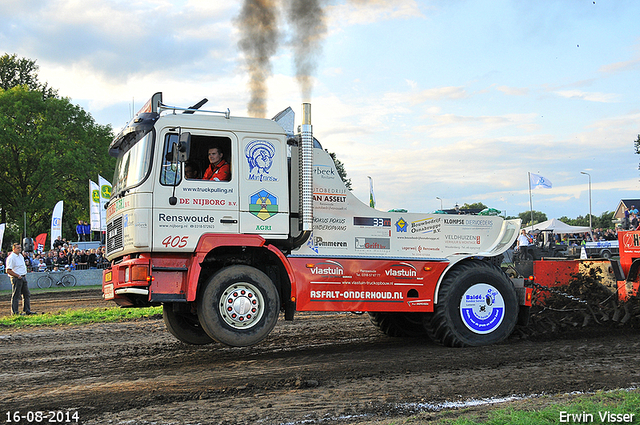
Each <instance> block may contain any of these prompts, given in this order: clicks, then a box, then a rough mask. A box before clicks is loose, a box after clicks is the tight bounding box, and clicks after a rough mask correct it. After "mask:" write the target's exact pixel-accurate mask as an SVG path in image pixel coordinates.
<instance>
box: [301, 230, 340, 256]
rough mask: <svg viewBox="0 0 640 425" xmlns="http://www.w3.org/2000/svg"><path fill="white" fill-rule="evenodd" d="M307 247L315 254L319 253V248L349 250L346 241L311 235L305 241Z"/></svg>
mask: <svg viewBox="0 0 640 425" xmlns="http://www.w3.org/2000/svg"><path fill="white" fill-rule="evenodd" d="M307 247H309V249H311V250H312V251H313V252H315V253H316V254H317V253H318V252H319V251H320V248H329V249H332V248H337V249H347V248H349V244H348V243H347V241H340V240H331V239H327V238H326V237H323V236H314V235H313V234H311V236H310V237H309V240H308V241H307Z"/></svg>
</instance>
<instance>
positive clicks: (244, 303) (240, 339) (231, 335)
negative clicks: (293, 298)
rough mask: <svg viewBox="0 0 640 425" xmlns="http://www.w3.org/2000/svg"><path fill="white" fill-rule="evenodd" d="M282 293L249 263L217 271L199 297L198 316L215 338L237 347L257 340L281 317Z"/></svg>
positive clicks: (261, 338) (263, 336)
mask: <svg viewBox="0 0 640 425" xmlns="http://www.w3.org/2000/svg"><path fill="white" fill-rule="evenodd" d="M279 310H280V297H279V295H278V291H277V290H276V287H275V286H274V284H273V282H272V281H271V279H269V277H268V276H267V275H266V274H264V273H263V272H262V271H260V270H258V269H256V268H254V267H250V266H242V265H237V266H229V267H226V268H224V269H222V270H220V271H219V272H217V273H216V274H214V275H213V276H212V277H211V278H210V279H209V281H208V282H207V283H206V286H205V287H204V290H203V291H202V293H201V295H200V299H199V300H198V319H199V320H200V324H201V325H202V328H203V329H204V330H205V332H206V333H207V334H208V335H209V336H210V337H211V338H213V339H214V340H216V341H218V342H221V343H223V344H227V345H231V346H234V347H245V346H248V345H253V344H257V343H258V342H260V341H262V340H263V339H264V338H266V337H267V335H269V333H270V332H271V331H272V330H273V328H274V327H275V325H276V322H277V321H278V312H279Z"/></svg>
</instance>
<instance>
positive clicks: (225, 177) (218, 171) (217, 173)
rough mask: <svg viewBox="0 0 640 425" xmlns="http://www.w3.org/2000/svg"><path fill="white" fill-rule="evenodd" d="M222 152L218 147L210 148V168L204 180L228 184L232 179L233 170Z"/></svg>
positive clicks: (206, 171) (205, 173)
mask: <svg viewBox="0 0 640 425" xmlns="http://www.w3.org/2000/svg"><path fill="white" fill-rule="evenodd" d="M223 156H224V154H223V153H222V150H221V149H220V148H217V147H213V148H209V151H208V157H209V166H208V167H207V169H206V170H205V172H204V176H203V179H204V180H213V181H217V182H227V181H229V179H230V175H231V170H230V167H229V163H228V162H227V161H225V160H224V158H223Z"/></svg>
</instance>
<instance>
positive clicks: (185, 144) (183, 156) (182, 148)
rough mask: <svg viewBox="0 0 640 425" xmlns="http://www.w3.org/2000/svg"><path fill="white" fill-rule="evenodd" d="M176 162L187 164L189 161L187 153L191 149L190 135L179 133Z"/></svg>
mask: <svg viewBox="0 0 640 425" xmlns="http://www.w3.org/2000/svg"><path fill="white" fill-rule="evenodd" d="M177 148H178V149H177V152H178V161H180V162H187V160H188V159H189V151H190V149H191V133H188V132H186V133H181V134H180V141H179V142H178V145H177Z"/></svg>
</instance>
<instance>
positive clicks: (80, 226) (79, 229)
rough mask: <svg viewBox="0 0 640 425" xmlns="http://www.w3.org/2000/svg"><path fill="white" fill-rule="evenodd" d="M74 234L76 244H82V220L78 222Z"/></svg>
mask: <svg viewBox="0 0 640 425" xmlns="http://www.w3.org/2000/svg"><path fill="white" fill-rule="evenodd" d="M76 234H77V235H78V242H84V223H83V222H82V220H80V221H78V225H77V226H76Z"/></svg>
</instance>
